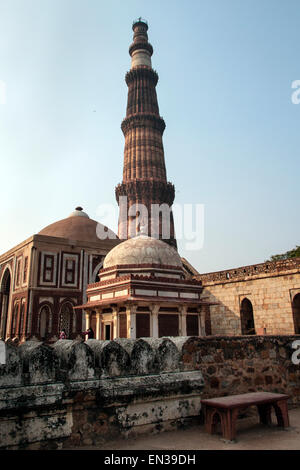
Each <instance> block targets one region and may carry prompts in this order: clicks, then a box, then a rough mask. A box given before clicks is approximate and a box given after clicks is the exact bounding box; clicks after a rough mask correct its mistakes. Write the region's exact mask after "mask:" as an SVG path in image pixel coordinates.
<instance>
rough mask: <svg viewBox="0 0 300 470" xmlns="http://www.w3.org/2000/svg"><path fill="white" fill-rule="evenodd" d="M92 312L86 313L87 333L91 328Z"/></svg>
mask: <svg viewBox="0 0 300 470" xmlns="http://www.w3.org/2000/svg"><path fill="white" fill-rule="evenodd" d="M90 316H91V313H90V312H85V331H86V330H87V329H88V328H89V327H90V324H91V323H90Z"/></svg>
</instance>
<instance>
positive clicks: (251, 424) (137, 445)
mask: <svg viewBox="0 0 300 470" xmlns="http://www.w3.org/2000/svg"><path fill="white" fill-rule="evenodd" d="M289 417H290V426H291V427H290V428H288V429H286V430H284V429H281V428H278V427H277V426H276V425H275V424H274V425H272V427H264V426H262V425H260V424H258V418H257V417H256V416H254V417H250V418H244V419H240V420H238V425H237V431H238V432H237V441H236V442H235V443H227V442H224V441H223V440H222V438H221V435H209V434H206V433H205V431H204V426H202V425H201V426H192V427H190V428H187V429H185V430H180V431H171V432H164V433H161V434H156V435H153V434H151V435H146V436H145V435H144V436H140V437H138V438H129V439H126V440H125V439H119V440H114V441H112V442H109V443H106V444H103V445H101V446H97V447H90V446H89V447H87V446H86V447H80V449H85V450H98V449H99V450H100V449H101V450H102V449H103V450H124V451H125V450H127V451H130V450H299V449H300V408H297V409H293V410H290V411H289ZM272 420H273V422H274V423H275V422H276V419H273V417H272ZM77 449H78V448H77Z"/></svg>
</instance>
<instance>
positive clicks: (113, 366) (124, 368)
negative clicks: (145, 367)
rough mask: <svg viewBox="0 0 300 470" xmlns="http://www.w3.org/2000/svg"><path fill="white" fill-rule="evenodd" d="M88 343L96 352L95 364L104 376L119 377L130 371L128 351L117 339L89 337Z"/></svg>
mask: <svg viewBox="0 0 300 470" xmlns="http://www.w3.org/2000/svg"><path fill="white" fill-rule="evenodd" d="M86 344H87V345H88V346H89V347H90V348H91V349H92V351H93V352H94V354H95V365H96V367H98V368H99V369H101V372H102V373H103V375H104V376H109V377H118V376H120V375H126V374H128V373H129V372H130V357H129V354H128V352H127V351H126V350H125V349H124V348H123V347H122V346H121V345H120V344H119V343H118V342H116V341H102V340H96V339H89V340H87V341H86Z"/></svg>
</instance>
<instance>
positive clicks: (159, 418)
mask: <svg viewBox="0 0 300 470" xmlns="http://www.w3.org/2000/svg"><path fill="white" fill-rule="evenodd" d="M293 340H294V337H291V336H260V337H256V336H252V337H250V336H248V337H244V336H241V337H221V336H219V337H212V336H211V337H201V338H195V337H189V338H185V340H184V342H182V341H178V343H179V344H180V345H181V346H180V349H181V353H180V354H179V358H178V360H177V358H176V360H174V358H173V357H172V354H173V353H174V354H175V349H174V348H176V351H177V352H178V353H179V349H178V348H177V346H175V343H177V341H176V340H175V341H174V339H173V338H172V339H170V338H160V339H156V340H154V339H148V340H145V339H138V340H121V339H120V340H116V341H112V342H110V341H108V342H107V341H97V340H89V341H88V342H87V343H83V342H76V341H75V342H74V341H67V340H61V341H58V342H57V343H56V344H55V345H54V346H53V350H52V351H51V352H52V353H54V354H55V356H56V357H57V360H58V363H59V364H58V368H57V371H58V372H59V373H58V374H57V375H56V379H55V378H53V377H55V375H53V365H52V366H50V372H49V371H48V372H47V373H46V374H44V375H43V373H40V374H37V373H36V367H38V366H37V364H39V365H41V364H43V363H44V364H49V361H50V357H51V354H50V355H49V351H48V349H47V348H46V349H45V348H44V345H42V344H41V343H38V342H35V343H34V344H30V343H28V344H27V345H26V346H25V345H24V346H23V347H22V346H19V347H15V346H12V345H11V344H9V345H8V351H9V355H8V357H10V356H11V357H10V359H9V362H8V368H7V369H6V372H5V373H3V371H4V369H1V370H2V375H1V376H0V379H1V381H2V382H1V387H0V446H1V447H2V448H22V447H24V448H43V446H44V445H45V444H47V448H50V447H51V448H55V446H56V447H59V446H62V445H63V442H66V445H70V444H71V445H78V446H80V445H83V444H84V443H86V442H92V444H95V443H96V442H97V439H99V440H101V439H102V440H106V439H110V438H113V437H114V436H118V435H120V434H121V435H123V436H127V435H129V434H131V435H134V434H135V433H140V432H152V431H155V432H157V431H161V430H166V429H170V427H173V428H174V426H175V427H176V426H177V425H180V424H181V423H183V422H187V421H188V420H189V419H192V418H193V417H194V416H198V415H199V411H200V400H201V398H205V397H208V398H212V397H214V396H221V395H225V396H226V395H233V394H238V393H247V392H252V391H259V390H264V391H271V392H275V393H276V392H278V393H287V394H289V395H290V397H291V398H290V405H295V404H299V403H300V385H299V384H300V368H299V365H295V364H293V363H292V360H291V357H292V354H293V353H294V352H295V350H294V349H293V348H292V343H293ZM240 351H242V353H240ZM266 352H267V353H268V355H266ZM271 353H274V354H271ZM94 356H95V358H94ZM158 357H160V360H158V359H157V358H158ZM29 359H31V360H33V361H36V362H37V364H35V366H34V367H33V366H30V363H29V362H28V361H29ZM26 361H27V362H28V365H27V366H26ZM43 361H44V362H43ZM128 361H130V362H128ZM22 363H23V365H24V366H25V371H23V372H22V370H21V364H22ZM122 364H128V369H127V372H126V367H125V370H124V372H126V373H125V375H123V376H122V375H121V367H122ZM178 364H179V366H180V367H182V365H183V366H184V370H182V369H180V367H179V371H178V370H176V369H175V367H177V365H178ZM100 365H101V371H102V372H101V375H100V373H98V372H97V371H99V370H100V367H99V366H100ZM26 367H27V369H26ZM168 369H170V370H168ZM26 370H27V372H26ZM29 370H31V373H32V378H33V380H37V383H36V384H34V383H32V382H29V379H28V374H29V372H28V371H29ZM51 374H52V375H51ZM8 376H9V380H8ZM47 377H48V378H47ZM49 377H52V379H51V383H50V382H48V383H47V380H49ZM26 380H27V382H26ZM43 380H45V381H43ZM26 383H27V385H26ZM186 420H187V421H186ZM92 444H90V445H92ZM32 446H33V447H32Z"/></svg>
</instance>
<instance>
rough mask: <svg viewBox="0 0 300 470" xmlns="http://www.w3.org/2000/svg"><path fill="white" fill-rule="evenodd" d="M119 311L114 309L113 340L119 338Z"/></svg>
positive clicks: (116, 308)
mask: <svg viewBox="0 0 300 470" xmlns="http://www.w3.org/2000/svg"><path fill="white" fill-rule="evenodd" d="M118 312H119V309H118V307H114V308H113V309H112V319H113V339H115V338H119V315H118Z"/></svg>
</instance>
